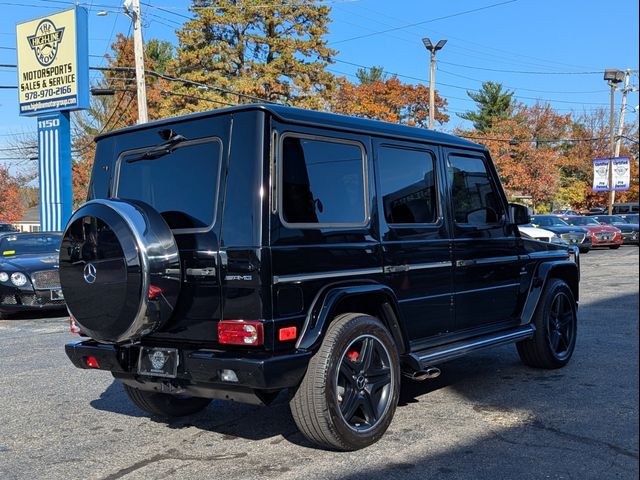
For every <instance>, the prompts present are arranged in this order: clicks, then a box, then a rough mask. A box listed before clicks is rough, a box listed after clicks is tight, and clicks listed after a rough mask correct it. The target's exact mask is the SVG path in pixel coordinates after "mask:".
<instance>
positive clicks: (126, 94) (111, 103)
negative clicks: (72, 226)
mask: <svg viewBox="0 0 640 480" xmlns="http://www.w3.org/2000/svg"><path fill="white" fill-rule="evenodd" d="M111 49H112V53H111V54H108V55H106V59H107V62H108V63H107V67H106V69H105V70H104V71H103V75H102V79H101V80H100V81H99V82H97V84H96V85H95V86H96V87H97V88H99V89H103V90H106V91H111V92H112V94H111V95H94V96H92V98H91V105H90V108H89V110H87V111H86V112H78V113H76V115H75V117H74V122H73V139H74V140H73V146H74V148H73V152H74V155H73V163H72V175H73V203H74V206H75V207H77V206H79V205H80V204H81V203H83V202H84V201H85V199H86V195H87V187H88V185H89V181H90V178H91V169H92V167H93V158H94V155H95V144H94V141H93V139H94V137H95V136H96V135H99V134H101V133H104V132H108V131H110V130H114V129H117V128H122V127H126V126H128V125H134V124H135V123H136V122H137V120H138V102H137V95H136V84H135V81H136V76H135V70H134V65H135V61H134V48H133V39H132V38H131V37H125V36H124V35H121V34H119V35H117V37H116V41H115V42H114V43H113V44H112V46H111ZM173 55H174V48H173V45H171V43H169V42H166V41H161V40H155V39H151V40H149V41H148V42H147V44H146V46H145V68H146V69H147V70H149V71H154V72H158V73H163V72H164V71H165V70H166V67H167V65H168V64H169V63H170V62H171V61H172V60H173ZM145 81H146V87H147V110H148V114H149V119H150V120H155V119H159V118H161V116H162V114H161V112H160V110H161V104H162V103H163V102H164V96H165V95H166V94H167V92H169V91H170V83H169V82H168V81H167V80H164V79H162V78H158V77H157V76H154V75H146V76H145Z"/></svg>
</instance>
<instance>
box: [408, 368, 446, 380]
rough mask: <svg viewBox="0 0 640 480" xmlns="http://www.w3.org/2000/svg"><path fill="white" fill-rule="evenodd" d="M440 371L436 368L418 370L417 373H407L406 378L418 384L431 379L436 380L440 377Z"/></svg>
mask: <svg viewBox="0 0 640 480" xmlns="http://www.w3.org/2000/svg"><path fill="white" fill-rule="evenodd" d="M440 373H441V372H440V369H439V368H436V367H428V368H425V369H424V370H417V371H415V372H411V373H407V374H405V376H407V377H409V378H410V379H412V380H415V381H416V382H422V381H424V380H428V379H430V378H436V377H439V376H440Z"/></svg>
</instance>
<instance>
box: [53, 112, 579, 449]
mask: <svg viewBox="0 0 640 480" xmlns="http://www.w3.org/2000/svg"><path fill="white" fill-rule="evenodd" d="M96 148H97V150H96V157H95V164H94V167H93V176H92V179H91V183H90V188H89V192H90V194H89V196H90V199H89V202H88V203H86V204H85V205H84V206H82V207H81V208H80V209H79V210H77V211H76V212H75V214H74V215H73V216H72V218H71V219H70V221H69V223H68V225H67V228H66V231H65V233H64V239H63V242H62V247H61V250H60V279H61V281H62V288H63V291H64V294H65V298H66V300H67V303H68V307H69V310H70V312H71V313H72V316H73V318H74V325H75V326H77V327H78V329H79V330H80V331H81V333H82V335H85V336H86V337H85V338H84V339H83V340H81V341H78V342H74V343H70V344H68V345H67V346H66V352H67V355H68V357H69V358H70V359H71V361H72V362H73V363H74V364H75V365H76V366H77V367H79V368H93V369H102V370H107V371H110V372H111V373H112V374H113V375H114V376H115V377H116V378H117V379H119V380H120V381H122V382H123V383H124V388H125V391H126V392H127V394H128V395H129V398H130V399H131V400H132V401H133V403H135V404H136V405H137V406H138V407H140V408H141V409H143V410H146V411H147V412H149V413H151V414H153V415H161V416H168V417H171V416H180V415H188V414H191V413H194V412H197V411H199V410H201V409H203V408H205V407H206V406H207V405H208V404H209V402H210V401H211V399H212V398H218V399H227V400H236V401H241V402H248V403H254V404H263V403H269V402H270V401H271V400H273V399H274V398H275V397H276V395H278V393H279V392H280V391H282V390H285V389H289V390H290V393H291V402H290V405H291V411H292V413H293V417H294V419H295V422H296V424H297V425H298V427H299V428H300V430H301V431H302V432H303V433H304V435H305V436H306V437H307V438H309V439H310V440H311V441H312V442H314V443H315V444H317V445H320V446H322V447H326V448H332V449H338V450H354V449H358V448H362V447H365V446H367V445H370V444H372V443H373V442H375V441H377V440H378V439H379V438H380V437H381V436H382V435H383V433H384V432H385V430H386V429H387V427H388V426H389V424H390V423H391V420H392V417H393V415H394V412H395V408H396V404H397V402H398V395H399V392H400V380H401V378H402V377H411V378H413V379H416V380H425V379H427V378H432V377H435V376H437V375H438V374H439V372H440V370H439V369H438V368H439V367H438V366H439V365H440V364H441V363H443V362H445V361H447V360H450V359H452V358H455V357H458V356H461V355H465V354H467V353H470V352H474V351H477V350H479V349H482V348H487V347H493V346H498V345H503V344H506V343H511V342H515V343H516V344H517V349H518V352H519V354H520V357H521V358H522V360H523V362H524V363H525V364H527V365H530V366H534V367H540V368H559V367H562V366H564V365H566V364H567V363H568V362H569V360H570V358H571V356H572V353H573V350H574V347H575V341H576V328H577V316H576V312H577V300H578V290H579V267H578V256H579V255H578V253H577V250H575V249H571V252H570V251H569V248H568V247H562V246H558V245H554V244H551V243H545V242H539V241H536V240H529V239H524V238H521V236H520V234H519V233H518V228H517V224H526V223H528V222H529V215H528V213H527V209H526V208H525V207H523V206H521V205H515V204H511V205H509V204H508V203H507V200H506V197H505V194H504V192H503V190H502V188H501V186H500V182H499V179H498V175H497V173H496V170H495V167H494V165H493V163H492V161H491V158H490V156H489V152H488V150H487V149H486V148H485V147H482V146H480V145H477V144H475V143H471V142H469V141H466V140H463V139H460V138H457V137H453V136H450V135H445V134H442V133H436V132H432V131H428V130H425V129H420V128H411V127H406V126H400V125H395V124H388V123H382V122H375V121H370V120H364V119H357V118H350V117H345V116H340V115H333V114H328V113H320V112H311V111H305V110H299V109H293V108H287V107H282V106H274V105H244V106H238V107H232V108H227V109H221V110H216V111H212V112H205V113H200V114H194V115H190V116H186V117H181V118H175V119H170V120H163V121H158V122H154V123H148V124H144V125H139V126H134V127H130V128H127V129H123V130H120V131H116V132H110V133H108V134H105V135H102V136H100V137H98V139H97V146H96ZM418 421H419V420H418Z"/></svg>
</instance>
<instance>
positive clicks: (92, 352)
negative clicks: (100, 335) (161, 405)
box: [65, 340, 311, 403]
mask: <svg viewBox="0 0 640 480" xmlns="http://www.w3.org/2000/svg"><path fill="white" fill-rule="evenodd" d="M65 351H66V353H67V356H68V357H69V359H70V360H71V362H72V363H73V364H74V365H75V366H76V367H78V368H83V369H87V368H89V367H87V365H86V364H85V361H86V358H87V357H95V358H96V359H97V360H98V363H99V365H100V368H99V369H100V370H109V371H110V372H112V373H113V375H114V376H115V377H116V378H119V379H121V380H123V381H124V382H125V383H127V384H129V385H131V386H133V387H136V388H140V389H142V390H152V391H161V392H166V393H188V394H191V395H194V396H200V397H208V398H224V399H231V400H237V401H240V402H244V403H266V402H263V400H262V398H258V399H257V400H256V399H255V398H251V397H252V396H255V395H256V393H258V397H260V392H269V391H271V392H276V391H279V390H282V389H285V388H289V387H295V386H297V385H298V384H299V383H300V382H301V381H302V377H303V376H304V374H305V373H306V371H307V365H308V363H309V360H310V358H311V352H295V353H290V354H286V355H267V354H261V355H255V356H251V357H248V356H242V357H241V356H238V355H237V354H234V353H233V352H214V351H211V350H189V349H182V350H180V362H179V367H178V376H177V377H176V378H172V379H167V378H160V377H152V376H147V375H139V374H138V373H137V363H138V355H139V348H138V347H137V346H130V347H118V346H114V345H107V344H101V343H98V342H95V341H93V340H86V341H83V342H74V343H68V344H66V345H65ZM223 369H226V370H233V371H234V372H235V373H236V376H237V378H238V381H237V382H224V381H222V380H221V378H220V373H221V371H222V370H223Z"/></svg>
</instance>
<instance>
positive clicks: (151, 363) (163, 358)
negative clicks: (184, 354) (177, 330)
mask: <svg viewBox="0 0 640 480" xmlns="http://www.w3.org/2000/svg"><path fill="white" fill-rule="evenodd" d="M179 362H180V356H179V355H178V349H177V348H162V347H141V348H140V356H139V357H138V373H139V374H140V375H147V376H151V377H163V378H176V376H177V375H178V363H179Z"/></svg>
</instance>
